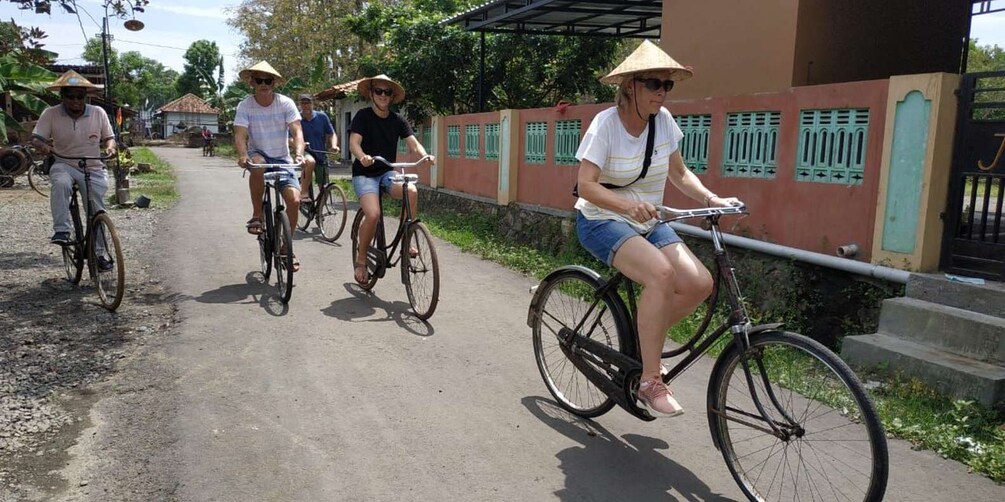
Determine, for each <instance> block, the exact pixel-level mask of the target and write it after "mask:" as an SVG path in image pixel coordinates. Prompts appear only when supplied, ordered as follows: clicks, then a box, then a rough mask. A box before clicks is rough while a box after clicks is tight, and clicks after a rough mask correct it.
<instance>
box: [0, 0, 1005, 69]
mask: <svg viewBox="0 0 1005 502" xmlns="http://www.w3.org/2000/svg"><path fill="white" fill-rule="evenodd" d="M239 3H240V0H153V1H151V2H150V5H149V6H147V10H146V12H144V13H141V14H138V15H137V16H136V18H137V19H139V20H140V21H143V23H144V24H145V25H146V26H145V27H144V29H143V31H139V32H130V31H127V30H126V29H125V28H123V26H122V22H123V21H122V20H119V19H114V18H112V19H109V31H110V32H111V33H112V36H113V41H112V45H113V47H114V48H115V50H117V51H119V52H126V51H138V52H140V53H142V54H143V55H144V56H146V57H148V58H151V59H155V60H157V61H159V62H161V63H162V64H164V65H165V66H167V67H169V68H173V69H175V70H176V71H178V72H179V73H180V72H181V71H182V69H183V65H184V63H185V60H184V58H183V57H182V56H183V55H184V54H185V50H186V49H188V47H189V46H190V45H191V44H192V43H193V42H195V41H196V40H203V39H205V40H210V41H213V42H216V45H217V46H218V47H220V52H221V53H222V54H223V56H224V65H225V70H226V80H227V82H230V81H231V80H233V79H235V78H236V77H237V71H238V70H239V68H238V67H237V57H236V53H237V50H238V47H239V46H240V44H241V42H242V41H243V40H244V37H243V35H240V34H239V33H237V32H234V31H233V30H232V29H231V28H230V26H228V25H227V23H226V19H227V18H228V17H230V15H229V14H228V13H227V11H226V9H227V8H228V7H232V6H235V5H237V4H239ZM77 4H78V5H79V6H80V7H82V9H80V11H81V12H80V16H79V17H80V19H79V21H78V19H77V16H75V15H72V14H68V13H66V12H64V11H63V10H62V9H60V8H59V7H58V6H53V10H52V15H51V16H46V15H39V14H35V13H34V12H31V11H21V10H18V9H17V8H15V6H14V4H11V3H10V2H7V1H0V19H3V20H8V19H11V18H13V19H14V21H15V22H17V23H18V24H19V25H22V26H39V27H41V28H42V29H43V30H44V31H45V32H46V33H47V34H48V35H49V37H48V38H47V39H46V40H45V43H46V48H48V49H49V50H51V51H54V52H58V53H59V55H60V57H59V63H62V64H79V63H81V62H83V60H82V59H81V58H80V55H81V53H82V51H83V46H84V41H85V40H86V39H87V38H90V37H93V36H95V35H97V34H98V33H100V32H101V26H100V25H101V16H102V15H103V9H102V7H101V5H102V2H101V1H100V0H77ZM1002 4H1005V1H996V2H995V3H994V4H993V5H995V6H1001V5H1002ZM84 11H86V12H87V13H90V17H89V16H88V15H87V14H86V13H85V12H84ZM92 17H93V20H92V19H91V18H92ZM85 34H86V36H85ZM970 36H971V37H972V38H976V39H978V41H979V42H980V43H981V44H982V45H998V46H999V47H1002V48H1005V12H998V13H995V14H985V15H981V16H976V17H974V20H973V27H972V29H971V32H970Z"/></svg>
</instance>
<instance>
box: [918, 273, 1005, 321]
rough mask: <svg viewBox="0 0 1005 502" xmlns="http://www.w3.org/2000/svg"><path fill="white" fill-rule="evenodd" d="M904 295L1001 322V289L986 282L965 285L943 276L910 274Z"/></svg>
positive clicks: (1004, 308) (1004, 295)
mask: <svg viewBox="0 0 1005 502" xmlns="http://www.w3.org/2000/svg"><path fill="white" fill-rule="evenodd" d="M906 295H907V296H909V297H911V298H917V299H919V300H925V301H929V302H932V303H940V304H942V305H948V306H950V307H956V308H961V309H966V310H970V311H973V312H979V313H981V314H987V315H990V316H995V317H1002V318H1005V285H1002V284H1001V283H997V282H987V283H986V284H984V285H977V284H966V283H962V282H955V281H950V280H949V279H946V278H945V276H943V275H935V274H911V277H910V278H909V279H908V280H907V290H906Z"/></svg>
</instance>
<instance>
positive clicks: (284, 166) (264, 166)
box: [245, 162, 304, 171]
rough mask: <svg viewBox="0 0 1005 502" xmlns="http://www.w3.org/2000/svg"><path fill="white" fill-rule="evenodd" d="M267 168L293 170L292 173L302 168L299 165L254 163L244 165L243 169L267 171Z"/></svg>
mask: <svg viewBox="0 0 1005 502" xmlns="http://www.w3.org/2000/svg"><path fill="white" fill-rule="evenodd" d="M269 168H282V169H293V170H294V171H296V170H298V169H303V168H304V166H303V165H301V164H255V163H254V162H248V163H247V164H245V169H269Z"/></svg>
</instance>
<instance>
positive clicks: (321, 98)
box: [314, 79, 370, 161]
mask: <svg viewBox="0 0 1005 502" xmlns="http://www.w3.org/2000/svg"><path fill="white" fill-rule="evenodd" d="M360 80H362V79H359V80H353V81H351V82H344V83H341V84H336V85H333V86H332V87H330V88H328V89H325V90H323V91H321V92H319V93H317V94H315V95H314V100H315V101H318V102H325V101H331V102H332V103H331V104H327V103H326V106H325V108H327V110H326V112H327V113H328V118H329V119H331V121H332V126H333V127H335V134H336V135H338V144H339V146H340V147H341V148H342V160H346V161H348V160H352V154H351V153H349V146H348V145H349V124H350V123H352V118H353V117H354V116H355V115H356V112H358V111H360V110H362V109H364V108H366V107H368V106H370V102H369V101H365V100H362V99H360V98H359V95H358V94H357V93H356V86H357V85H358V84H359V83H360ZM349 96H352V97H354V98H356V99H346V98H347V97H349Z"/></svg>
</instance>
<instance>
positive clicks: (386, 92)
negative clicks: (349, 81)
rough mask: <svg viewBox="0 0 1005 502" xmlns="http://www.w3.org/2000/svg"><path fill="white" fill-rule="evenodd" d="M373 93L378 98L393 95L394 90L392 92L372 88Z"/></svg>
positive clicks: (390, 90)
mask: <svg viewBox="0 0 1005 502" xmlns="http://www.w3.org/2000/svg"><path fill="white" fill-rule="evenodd" d="M373 93H374V94H376V95H378V96H390V95H392V94H394V90H392V89H381V88H380V87H374V88H373Z"/></svg>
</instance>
